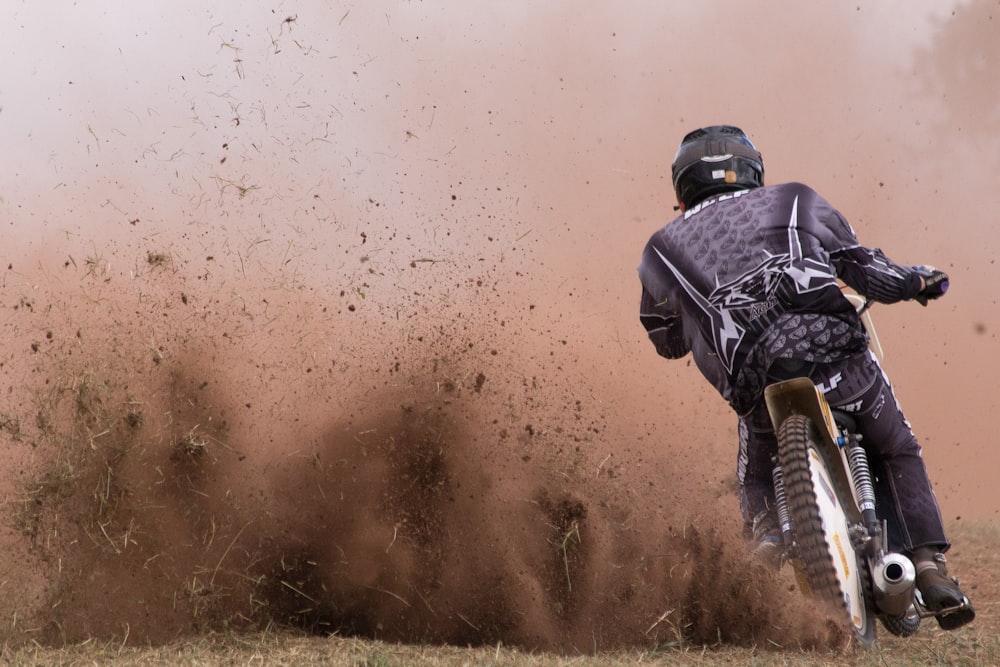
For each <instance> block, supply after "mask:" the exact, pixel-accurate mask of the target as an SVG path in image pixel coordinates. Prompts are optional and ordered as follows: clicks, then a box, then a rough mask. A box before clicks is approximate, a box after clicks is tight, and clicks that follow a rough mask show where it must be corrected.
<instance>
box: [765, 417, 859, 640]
mask: <svg viewBox="0 0 1000 667" xmlns="http://www.w3.org/2000/svg"><path fill="white" fill-rule="evenodd" d="M777 436H778V458H779V461H780V463H781V468H782V473H783V476H784V483H785V493H786V496H787V502H788V510H789V514H790V518H791V523H792V534H793V536H794V538H795V543H796V545H797V551H796V553H797V557H798V559H799V561H800V562H801V567H802V570H803V574H804V576H805V579H806V581H807V583H808V586H809V589H810V590H809V591H808V592H809V593H810V594H811V595H812V596H813V597H815V598H817V599H819V600H821V601H824V602H827V603H830V604H831V606H832V607H833V608H834V609H836V610H837V613H838V614H841V615H842V616H843V620H844V623H845V625H846V626H847V627H848V628H850V629H851V630H852V631H853V633H854V636H855V638H856V639H857V640H858V641H860V642H861V643H862V644H863V645H865V646H870V645H871V644H872V643H873V642H874V641H875V624H874V620H875V615H874V613H873V610H872V609H871V608H870V606H869V605H868V600H867V599H865V600H864V602H863V603H862V605H861V608H862V613H861V619H860V623H859V625H856V624H855V622H854V621H853V620H852V614H851V611H850V609H849V607H848V605H847V602H846V599H845V596H844V591H843V590H842V587H841V583H840V579H839V578H838V575H837V569H836V566H835V565H834V558H835V557H836V554H835V548H834V546H833V545H831V544H829V543H828V542H827V536H826V531H825V525H826V524H825V522H824V517H823V516H822V511H821V506H820V503H819V500H818V498H817V493H818V491H817V489H816V488H815V486H814V483H813V477H812V474H811V470H810V463H809V460H810V450H812V451H813V452H816V455H817V456H819V452H820V451H822V449H821V447H820V446H819V445H818V444H817V443H818V439H817V437H816V434H815V427H814V426H813V424H812V422H811V421H810V420H809V419H808V418H807V417H805V416H803V415H792V416H791V417H789V418H788V419H786V420H785V421H784V422H783V423H782V425H781V428H779V429H778V433H777ZM819 458H820V460H821V461H822V460H823V459H822V456H819ZM824 465H825V466H826V467H827V469H829V466H828V464H826V463H825V462H824ZM833 491H834V494H835V496H836V497H837V502H838V504H840V505H843V504H845V503H846V502H854V501H853V498H852V496H851V493H850V490H849V489H844V488H837V489H834V490H833ZM835 519H837V517H827V520H831V521H833V520H835ZM831 525H832V524H831ZM846 541H847V544H842V548H844V549H849V550H850V556H851V557H852V558H853V560H852V562H851V563H850V565H851V566H852V567H855V568H858V570H857V571H858V573H859V574H860V575H861V576H862V579H861V581H862V582H867V573H866V571H865V570H864V569H863V566H862V564H861V562H860V560H861V559H859V558H858V557H857V555H856V553H855V551H854V549H853V547H852V545H851V544H850V541H849V540H846ZM862 585H863V587H866V585H865V584H864V583H863V584H862ZM863 597H865V598H866V597H867V596H863Z"/></svg>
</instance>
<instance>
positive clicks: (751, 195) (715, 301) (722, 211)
mask: <svg viewBox="0 0 1000 667" xmlns="http://www.w3.org/2000/svg"><path fill="white" fill-rule="evenodd" d="M672 174H673V186H674V192H675V194H676V197H677V201H678V206H677V209H679V210H680V211H681V214H680V215H679V217H677V218H676V219H675V220H673V221H672V222H670V223H669V224H667V225H666V226H665V227H663V228H662V229H660V230H659V231H657V232H655V233H654V234H653V235H652V237H651V238H650V239H649V242H648V243H647V245H646V247H645V250H644V252H643V255H642V261H641V263H640V265H639V278H640V280H641V282H642V302H641V309H640V320H641V322H642V324H643V326H644V327H645V329H646V331H647V333H648V334H649V338H650V340H651V341H652V343H653V345H654V346H655V347H656V351H657V352H658V353H659V354H660V355H662V356H664V357H666V358H668V359H679V358H681V357H684V356H685V355H687V353H688V352H691V353H693V357H694V361H695V363H696V364H697V366H698V368H699V370H700V371H701V372H702V374H703V375H704V376H705V377H706V379H708V380H709V381H710V382H711V383H712V384H713V385H714V386H715V388H716V389H717V390H718V391H719V393H720V394H721V395H722V396H723V398H725V399H726V400H727V401H728V402H729V404H730V405H731V406H732V408H733V410H734V411H735V412H736V414H737V415H738V417H739V420H738V423H739V428H738V431H739V454H738V457H737V477H738V481H739V490H740V508H741V511H742V513H743V519H744V524H745V534H746V535H745V536H746V537H747V539H748V540H751V544H752V548H753V549H754V551H755V553H756V554H757V555H759V556H761V557H762V558H764V559H765V560H771V561H772V562H773V560H774V558H775V555H777V557H778V558H780V547H779V544H780V531H779V529H778V522H777V516H776V514H775V512H774V487H773V481H772V477H771V468H772V463H771V460H772V457H773V456H775V455H776V453H777V440H776V438H775V434H774V429H773V427H772V425H771V420H770V417H769V415H768V411H767V407H766V405H765V402H764V401H763V400H762V397H763V391H764V387H765V386H766V385H767V384H770V383H772V382H776V381H780V380H785V379H789V378H791V377H809V378H811V379H812V380H813V381H814V382H815V383H816V384H817V386H819V387H820V389H821V390H822V391H824V393H825V395H826V399H827V401H828V402H829V403H830V405H831V406H832V407H834V408H836V409H839V410H843V411H845V412H848V413H850V414H852V415H853V416H854V417H855V418H856V420H857V422H858V425H859V432H860V433H861V435H862V436H863V443H864V444H865V445H866V449H867V448H868V447H870V448H871V449H873V450H874V451H871V450H869V451H868V452H867V453H868V456H869V459H870V462H871V467H872V472H873V474H874V475H875V476H876V484H875V485H876V496H877V501H878V503H879V504H880V506H881V507H885V508H890V511H889V512H888V514H889V516H887V517H886V520H887V522H888V526H889V547H890V548H892V549H893V550H897V551H901V552H903V553H905V554H907V555H908V556H909V557H910V558H911V559H912V560H913V562H914V566H915V569H916V572H917V582H916V583H917V588H918V590H919V591H920V593H921V596H922V598H923V601H924V604H925V605H926V606H927V607H928V608H929V609H930V610H931V611H941V610H943V609H951V608H955V609H956V610H955V611H953V612H952V613H950V614H947V615H941V616H938V621H939V623H940V624H941V626H942V627H944V628H946V629H951V628H956V627H959V626H961V625H964V624H966V623H968V622H970V621H971V620H972V619H973V618H974V617H975V612H974V611H973V609H972V606H971V604H969V603H968V599H967V598H966V597H965V595H964V594H963V592H962V591H961V589H960V588H959V585H958V582H957V580H955V579H952V578H950V577H949V576H948V575H947V571H946V567H945V557H944V552H945V551H947V550H948V548H949V546H950V543H949V541H948V539H947V538H946V537H945V532H944V526H943V522H942V518H941V512H940V510H939V508H938V504H937V500H936V498H935V496H934V492H933V491H932V489H931V483H930V480H929V478H928V475H927V470H926V468H925V466H924V461H923V458H922V456H921V450H920V446H919V444H918V443H917V440H916V438H915V437H914V435H913V432H912V431H911V430H910V426H909V423H908V422H907V421H906V418H905V417H904V416H903V413H902V412H901V410H900V408H899V407H898V405H897V403H896V398H895V396H894V395H893V391H892V387H891V386H890V384H889V381H888V378H887V376H886V375H885V373H884V372H883V370H882V368H881V366H880V364H879V362H878V361H877V360H876V358H875V356H874V355H873V354H872V353H871V352H870V351H869V349H868V336H867V334H866V332H865V329H864V327H863V325H862V324H861V321H860V318H859V316H858V314H857V312H856V310H855V308H854V307H853V306H852V305H851V303H850V302H849V301H848V300H847V299H846V298H845V297H844V295H843V293H842V291H841V286H840V283H838V280H840V281H842V282H843V283H846V284H847V285H848V286H850V287H851V288H853V289H854V290H856V291H857V292H858V293H860V294H862V295H865V296H866V297H868V298H869V299H871V300H874V301H876V302H880V303H895V302H898V301H907V300H916V301H918V302H919V303H921V304H923V305H927V301H928V300H931V299H937V298H938V297H940V296H942V295H943V294H944V293H945V291H946V290H947V288H948V276H947V274H945V273H944V272H942V271H939V270H936V269H933V268H931V267H922V266H921V267H911V266H902V265H899V264H896V263H895V262H893V261H891V260H890V259H889V258H887V257H886V256H885V255H884V254H883V253H882V251H881V250H879V249H875V248H867V247H865V246H862V245H860V244H859V242H858V239H857V237H856V236H855V233H854V230H853V229H852V228H851V226H850V224H849V223H848V222H847V221H846V220H845V219H844V217H843V216H842V215H841V214H840V213H839V212H838V211H837V210H836V209H834V208H833V207H832V206H831V205H830V203H829V202H827V201H826V200H825V199H824V198H823V197H821V196H820V195H819V194H818V193H817V192H815V191H814V190H813V189H811V188H809V187H808V186H806V185H803V184H801V183H785V184H780V185H768V186H765V185H764V163H763V159H762V158H761V154H760V152H759V151H758V150H757V149H756V148H755V147H754V145H753V143H751V141H750V139H749V138H748V137H747V136H746V134H744V133H743V131H742V130H740V129H739V128H737V127H732V126H728V125H717V126H711V127H705V128H701V129H697V130H695V131H693V132H690V133H689V134H687V135H686V136H685V137H684V139H683V140H682V141H681V143H680V147H679V148H678V151H677V155H676V157H675V158H674V162H673V165H672ZM963 602H964V603H965V604H963Z"/></svg>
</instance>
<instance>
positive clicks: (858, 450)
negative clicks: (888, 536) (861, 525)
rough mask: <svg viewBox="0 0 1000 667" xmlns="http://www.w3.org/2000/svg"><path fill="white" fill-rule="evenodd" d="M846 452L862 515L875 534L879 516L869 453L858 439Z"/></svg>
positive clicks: (870, 531)
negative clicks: (876, 509)
mask: <svg viewBox="0 0 1000 667" xmlns="http://www.w3.org/2000/svg"><path fill="white" fill-rule="evenodd" d="M846 453H847V462H848V464H849V465H850V468H851V478H852V479H853V480H854V488H855V489H857V492H858V502H859V504H860V509H861V517H862V518H863V519H864V522H865V527H866V528H867V529H868V533H869V534H870V535H874V534H875V531H877V530H878V517H877V516H876V514H875V485H874V484H873V483H872V471H871V468H870V467H869V466H868V455H867V454H865V450H864V448H863V447H862V446H861V445H860V444H859V443H858V442H856V441H855V442H853V443H851V445H850V446H849V447H847V449H846Z"/></svg>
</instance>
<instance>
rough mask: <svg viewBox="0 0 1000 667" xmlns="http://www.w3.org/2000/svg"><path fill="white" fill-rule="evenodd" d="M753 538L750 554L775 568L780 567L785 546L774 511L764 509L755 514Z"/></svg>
mask: <svg viewBox="0 0 1000 667" xmlns="http://www.w3.org/2000/svg"><path fill="white" fill-rule="evenodd" d="M752 540H753V541H752V542H751V546H750V555H751V556H753V557H754V558H755V559H757V560H758V561H760V562H761V563H763V564H764V565H767V566H768V567H770V568H772V569H774V570H778V569H780V568H781V562H782V558H783V556H784V553H783V552H784V546H783V544H782V540H781V529H780V528H779V527H778V519H777V517H776V516H775V515H774V513H773V512H771V511H770V510H762V511H760V512H758V513H757V514H756V515H755V516H754V518H753V526H752Z"/></svg>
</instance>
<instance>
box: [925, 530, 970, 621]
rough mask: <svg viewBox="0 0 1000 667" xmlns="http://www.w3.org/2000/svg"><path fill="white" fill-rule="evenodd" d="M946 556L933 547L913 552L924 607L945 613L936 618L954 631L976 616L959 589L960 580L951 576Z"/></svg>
mask: <svg viewBox="0 0 1000 667" xmlns="http://www.w3.org/2000/svg"><path fill="white" fill-rule="evenodd" d="M946 563H947V561H946V560H945V557H944V554H943V553H941V552H939V551H938V550H937V549H935V548H933V547H922V548H920V549H917V550H916V551H914V552H913V566H914V569H916V571H917V590H918V591H920V597H921V599H922V600H923V602H924V606H925V607H927V609H929V610H930V611H933V612H941V611H943V610H950V611H944V613H942V614H940V615H938V616H936V617H935V618H937V622H938V625H940V626H941V629H943V630H954V629H955V628H959V627H961V626H963V625H965V624H966V623H971V622H972V619H974V618H975V617H976V612H975V610H974V609H973V608H972V603H970V602H969V598H967V597H966V596H965V593H963V592H962V589H961V588H959V587H958V579H955V578H954V577H949V576H948V569H947V567H946Z"/></svg>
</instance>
